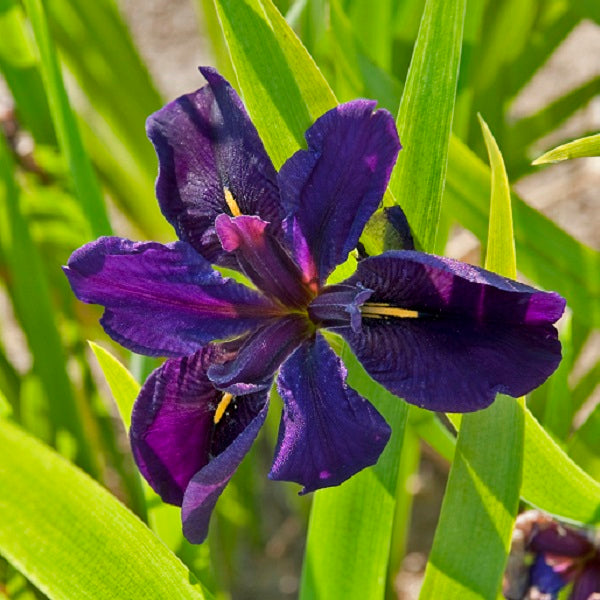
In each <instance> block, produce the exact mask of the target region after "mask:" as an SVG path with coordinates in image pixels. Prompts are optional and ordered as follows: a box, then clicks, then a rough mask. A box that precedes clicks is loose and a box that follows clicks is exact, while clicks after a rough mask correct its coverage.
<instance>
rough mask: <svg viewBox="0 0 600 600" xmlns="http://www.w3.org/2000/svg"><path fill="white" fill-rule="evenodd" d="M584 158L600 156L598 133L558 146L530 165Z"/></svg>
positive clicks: (599, 136)
mask: <svg viewBox="0 0 600 600" xmlns="http://www.w3.org/2000/svg"><path fill="white" fill-rule="evenodd" d="M585 156H600V133H599V134H597V135H590V136H588V137H584V138H579V139H578V140H573V141H572V142H569V143H568V144H563V145H562V146H558V147H557V148H554V149H553V150H550V151H548V152H546V153H545V154H542V156H540V157H539V158H536V159H535V160H534V161H533V163H532V164H534V165H543V164H544V163H549V162H558V161H561V160H568V159H571V158H583V157H585Z"/></svg>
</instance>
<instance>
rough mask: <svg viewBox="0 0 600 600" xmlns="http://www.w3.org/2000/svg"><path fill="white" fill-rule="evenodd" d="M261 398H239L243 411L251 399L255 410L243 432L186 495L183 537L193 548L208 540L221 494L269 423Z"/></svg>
mask: <svg viewBox="0 0 600 600" xmlns="http://www.w3.org/2000/svg"><path fill="white" fill-rule="evenodd" d="M257 397H259V394H253V395H252V396H241V397H240V398H239V402H240V407H242V403H243V402H245V401H246V399H247V398H253V399H254V401H253V404H252V405H251V408H252V410H251V411H250V410H246V411H245V418H244V420H243V422H242V424H243V430H241V432H240V433H239V435H237V437H236V438H235V440H233V442H231V443H230V444H229V445H228V446H227V447H226V448H225V449H224V450H223V451H222V452H221V453H220V454H219V455H218V456H216V457H215V458H213V459H212V460H211V461H210V462H209V463H208V464H207V465H206V466H205V467H204V468H202V469H201V470H200V471H198V473H196V475H194V477H193V478H192V480H191V481H190V483H189V485H188V487H187V489H186V491H185V495H184V497H183V505H182V510H181V518H182V521H183V534H184V535H185V537H186V538H187V540H188V541H190V542H191V543H193V544H200V543H202V542H203V541H204V539H205V538H206V535H207V534H208V522H209V520H210V515H211V513H212V511H213V509H214V507H215V504H216V502H217V500H218V498H219V496H220V495H221V492H222V491H223V489H224V488H225V486H226V485H227V484H228V483H229V480H230V479H231V478H232V477H233V474H234V473H235V471H236V469H237V468H238V466H239V464H240V463H241V462H242V459H243V458H244V456H246V454H247V453H248V451H249V450H250V447H251V446H252V443H253V442H254V440H255V439H256V436H257V434H258V432H259V430H260V428H261V427H262V425H263V423H264V422H265V417H266V416H267V409H268V401H267V393H266V392H265V393H264V394H263V396H262V398H263V399H264V404H263V405H262V406H260V403H258V402H256V398H257ZM239 410H240V409H238V411H239ZM250 417H252V418H251V419H250Z"/></svg>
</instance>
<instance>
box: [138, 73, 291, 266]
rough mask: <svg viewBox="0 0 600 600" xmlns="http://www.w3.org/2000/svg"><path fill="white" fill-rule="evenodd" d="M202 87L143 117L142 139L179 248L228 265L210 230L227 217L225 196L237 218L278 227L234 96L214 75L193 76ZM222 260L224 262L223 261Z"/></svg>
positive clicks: (255, 141)
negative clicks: (148, 145)
mask: <svg viewBox="0 0 600 600" xmlns="http://www.w3.org/2000/svg"><path fill="white" fill-rule="evenodd" d="M200 71H201V72H202V74H203V75H204V77H205V78H206V80H207V81H208V85H207V86H205V87H203V88H202V89H200V90H198V91H196V92H193V93H191V94H187V95H185V96H181V97H180V98H177V100H175V101H173V102H171V103H170V104H167V105H166V106H165V107H164V108H162V109H160V110H159V111H158V112H156V113H154V114H153V115H151V116H150V118H149V119H148V123H147V132H148V137H149V138H150V140H151V141H152V143H153V144H154V147H155V149H156V153H157V154H158V160H159V167H160V168H159V175H158V179H157V182H156V193H157V196H158V200H159V202H160V206H161V209H162V211H163V213H164V215H165V217H166V218H167V220H168V221H169V222H170V223H171V224H172V225H173V227H174V228H175V230H176V231H177V235H178V236H179V237H180V239H182V240H183V241H186V242H189V243H190V244H191V245H192V246H193V247H194V248H195V249H196V250H197V251H198V252H200V253H201V254H202V255H203V256H205V257H206V258H207V259H208V260H210V261H212V262H221V263H223V262H224V263H225V264H229V263H230V261H231V259H230V258H229V257H228V256H227V254H226V253H224V252H223V250H222V248H221V245H220V243H219V240H218V238H217V235H216V233H215V230H214V222H215V218H216V217H217V216H218V215H220V214H223V213H226V214H233V213H232V211H231V208H230V206H229V205H228V203H227V201H226V195H225V194H226V192H225V190H226V189H227V190H229V192H230V193H231V194H232V197H233V199H234V201H235V202H236V203H237V206H238V207H239V209H240V212H241V213H242V214H249V215H259V216H260V217H262V218H263V219H265V220H266V221H271V222H275V221H277V222H279V220H280V212H281V207H280V201H279V192H278V188H277V183H276V181H277V180H276V173H275V169H274V167H273V165H272V163H271V160H270V159H269V157H268V155H267V153H266V151H265V149H264V146H263V144H262V142H261V140H260V138H259V137H258V133H257V132H256V129H255V127H254V125H253V124H252V122H251V121H250V118H249V117H248V114H247V113H246V110H245V109H244V106H243V104H242V102H241V100H240V98H239V97H238V95H237V94H236V92H235V90H233V88H232V87H231V86H230V85H229V84H228V83H227V81H225V80H224V79H223V78H222V77H221V76H220V75H219V74H218V73H217V71H215V70H214V69H211V68H208V67H205V68H202V69H200ZM223 259H225V260H223Z"/></svg>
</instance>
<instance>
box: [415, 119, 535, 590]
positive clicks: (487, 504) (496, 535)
mask: <svg viewBox="0 0 600 600" xmlns="http://www.w3.org/2000/svg"><path fill="white" fill-rule="evenodd" d="M479 121H480V123H481V128H482V131H483V136H484V138H485V143H486V146H487V149H488V154H489V158H490V164H491V167H492V192H491V202H490V205H491V206H490V224H489V233H488V251H487V256H486V265H485V266H486V268H488V269H491V270H494V271H496V272H499V273H500V274H501V275H504V276H508V277H514V276H515V275H516V272H517V268H516V261H515V252H514V241H513V229H512V216H511V208H510V187H509V183H508V178H507V175H506V169H505V168H504V161H503V159H502V154H501V153H500V150H499V148H498V146H497V144H496V141H495V139H494V138H493V136H492V134H491V132H490V130H489V128H488V127H487V125H486V123H485V122H484V121H483V119H482V118H481V117H479ZM524 402H525V401H524V399H523V398H521V399H519V400H514V399H513V398H508V397H506V396H499V397H498V398H497V399H496V400H495V402H494V403H493V404H492V405H491V406H490V407H489V408H487V409H485V410H482V411H479V412H475V413H471V414H466V415H464V416H463V418H462V422H461V426H460V430H459V433H458V440H457V443H456V450H455V454H454V462H453V463H452V468H451V470H450V476H449V479H448V484H447V486H446V493H445V495H444V501H443V504H442V511H441V514H440V519H439V522H438V527H437V529H436V533H435V538H434V541H433V547H432V550H431V553H430V556H429V563H428V566H427V570H426V572H425V580H424V582H423V587H422V589H421V595H420V598H423V599H426V598H427V599H428V598H448V599H453V598H456V599H457V600H458V599H459V598H460V599H461V600H462V599H463V598H464V599H470V598H473V599H475V598H480V599H487V598H496V597H497V595H498V593H499V590H500V585H501V582H502V575H503V573H504V568H505V564H506V559H507V556H508V551H509V549H510V539H511V533H512V529H513V525H514V520H515V517H516V514H517V510H518V506H519V489H520V487H521V475H522V463H523V442H524V424H523V412H522V409H523V406H524Z"/></svg>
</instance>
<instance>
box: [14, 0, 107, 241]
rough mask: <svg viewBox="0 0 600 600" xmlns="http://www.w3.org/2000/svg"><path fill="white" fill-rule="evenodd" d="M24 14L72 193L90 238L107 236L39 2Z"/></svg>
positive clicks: (29, 2)
mask: <svg viewBox="0 0 600 600" xmlns="http://www.w3.org/2000/svg"><path fill="white" fill-rule="evenodd" d="M25 7H26V8H27V14H28V16H29V19H30V21H31V26H32V28H33V32H34V35H35V38H36V41H37V45H38V48H39V51H40V58H41V70H42V77H43V80H44V86H45V88H46V93H47V95H48V102H49V105H50V114H51V115H52V120H53V122H54V128H55V130H56V135H57V137H58V141H59V144H60V147H61V149H62V151H63V153H64V155H65V158H66V160H67V163H68V165H69V170H70V173H71V177H72V180H73V185H74V188H75V192H76V195H77V198H78V199H79V202H80V203H81V206H82V208H83V210H84V212H85V214H86V215H87V217H88V220H89V223H90V229H91V232H92V234H94V235H97V236H100V235H109V234H110V233H111V227H110V223H109V221H108V217H107V215H106V208H105V206H104V199H103V198H102V192H101V190H100V186H99V185H98V181H97V179H96V176H95V174H94V171H93V169H92V165H91V163H90V161H89V158H88V155H87V154H86V151H85V148H84V147H83V143H82V141H81V136H80V134H79V129H78V128H77V122H76V120H75V116H74V114H73V111H72V110H71V106H70V104H69V99H68V97H67V93H66V91H65V86H64V82H63V79H62V75H61V72H60V66H59V63H58V58H57V55H56V49H55V47H54V45H53V42H52V38H51V37H50V32H49V31H48V23H47V21H46V15H45V13H44V7H43V5H42V3H41V0H25Z"/></svg>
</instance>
